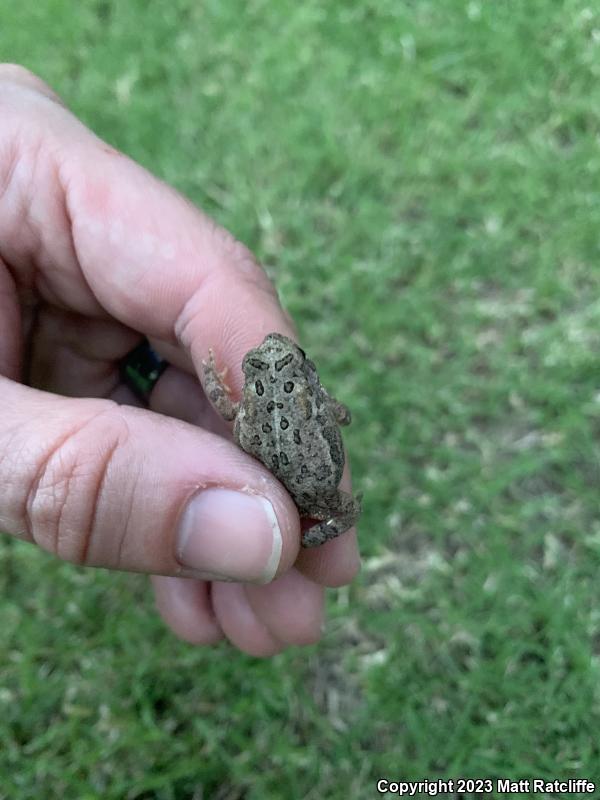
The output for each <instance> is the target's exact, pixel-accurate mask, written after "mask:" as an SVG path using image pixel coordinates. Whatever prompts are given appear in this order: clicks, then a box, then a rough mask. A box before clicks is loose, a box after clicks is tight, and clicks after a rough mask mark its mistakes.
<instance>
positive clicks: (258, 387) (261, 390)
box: [254, 381, 265, 397]
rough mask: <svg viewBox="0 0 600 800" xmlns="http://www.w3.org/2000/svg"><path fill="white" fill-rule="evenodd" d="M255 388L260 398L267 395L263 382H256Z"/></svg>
mask: <svg viewBox="0 0 600 800" xmlns="http://www.w3.org/2000/svg"><path fill="white" fill-rule="evenodd" d="M254 388H255V389H256V394H257V395H258V396H259V397H262V396H263V394H264V393H265V387H264V386H263V382H262V381H256V383H255V384H254Z"/></svg>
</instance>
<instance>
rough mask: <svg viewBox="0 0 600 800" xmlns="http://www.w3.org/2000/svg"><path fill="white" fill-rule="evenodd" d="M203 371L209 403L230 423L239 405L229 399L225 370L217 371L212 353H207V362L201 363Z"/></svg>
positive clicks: (210, 351)
mask: <svg viewBox="0 0 600 800" xmlns="http://www.w3.org/2000/svg"><path fill="white" fill-rule="evenodd" d="M202 367H203V371H204V391H205V393H206V396H207V397H208V398H209V400H210V401H211V403H212V404H213V405H214V407H215V408H216V409H217V411H218V412H219V414H220V415H221V416H222V417H223V419H226V420H227V421H228V422H231V421H232V420H234V419H235V418H236V415H237V412H238V408H239V405H240V404H239V403H234V402H233V400H232V399H231V396H230V394H231V389H230V388H229V386H227V384H226V383H225V381H224V378H225V375H226V374H227V368H225V369H224V370H223V371H222V372H219V371H218V370H217V365H216V363H215V357H214V354H213V351H212V350H210V349H209V351H208V361H203V362H202Z"/></svg>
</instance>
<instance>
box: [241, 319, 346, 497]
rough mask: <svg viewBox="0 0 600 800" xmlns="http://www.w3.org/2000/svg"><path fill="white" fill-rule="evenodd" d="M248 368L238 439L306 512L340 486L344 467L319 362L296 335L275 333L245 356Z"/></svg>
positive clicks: (336, 427)
mask: <svg viewBox="0 0 600 800" xmlns="http://www.w3.org/2000/svg"><path fill="white" fill-rule="evenodd" d="M243 370H244V375H245V383H244V392H243V397H242V402H241V405H240V409H239V412H238V415H237V418H236V422H235V427H234V437H235V439H236V441H237V442H238V443H239V444H240V446H241V447H242V448H243V449H244V450H245V451H246V452H248V453H250V454H251V455H253V456H255V457H256V458H258V459H259V460H260V461H261V462H262V463H263V464H264V465H265V466H266V467H267V468H268V469H269V470H270V471H271V472H272V473H273V474H274V475H275V476H276V477H277V478H278V479H279V480H280V481H281V482H282V483H283V484H284V485H285V486H286V488H287V489H288V491H289V492H290V494H291V495H292V497H293V498H294V500H295V502H296V504H297V505H298V506H299V507H300V509H301V510H302V509H303V507H306V506H308V505H314V500H315V498H317V499H318V498H320V497H326V496H327V495H330V494H331V493H332V492H334V491H335V490H336V488H337V486H338V484H339V482H340V479H341V477H342V471H343V468H344V449H343V444H342V437H341V434H340V431H339V428H338V425H337V422H336V419H335V416H334V412H333V409H332V406H331V401H330V398H329V396H328V395H327V393H326V392H325V390H324V389H323V387H322V386H321V384H320V382H319V378H318V375H317V372H316V369H315V366H314V364H313V363H312V362H311V361H310V360H309V359H307V358H306V356H305V354H304V352H303V351H302V350H301V349H300V348H299V347H298V346H297V345H296V344H295V343H294V342H292V341H291V339H288V338H287V337H285V336H282V335H281V334H271V335H270V336H268V337H267V338H266V339H265V341H264V342H263V344H262V345H261V346H260V347H258V348H255V349H254V350H251V351H250V352H249V353H248V354H247V355H246V357H245V358H244V363H243Z"/></svg>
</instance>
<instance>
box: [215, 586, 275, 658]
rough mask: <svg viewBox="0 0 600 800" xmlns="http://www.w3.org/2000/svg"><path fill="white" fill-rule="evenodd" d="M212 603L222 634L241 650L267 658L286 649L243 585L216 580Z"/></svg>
mask: <svg viewBox="0 0 600 800" xmlns="http://www.w3.org/2000/svg"><path fill="white" fill-rule="evenodd" d="M212 603H213V609H214V612H215V616H216V618H217V620H218V622H219V625H220V627H221V629H222V631H223V633H224V634H225V635H226V636H227V638H228V639H229V641H230V642H231V643H232V644H233V645H235V646H236V647H237V648H238V649H239V650H242V652H244V653H248V655H251V656H258V657H260V658H266V657H267V656H273V655H275V654H276V653H279V652H281V651H282V650H283V649H285V645H284V644H283V643H282V642H278V641H277V640H276V639H275V637H274V636H273V635H272V634H271V633H269V630H268V628H267V626H266V625H265V624H264V623H263V622H262V621H261V620H260V619H259V618H258V616H257V615H256V614H255V612H254V611H253V609H252V607H251V605H250V603H249V602H248V598H247V597H246V591H245V587H244V586H242V585H241V584H234V583H220V582H218V581H217V582H215V583H214V584H213V587H212Z"/></svg>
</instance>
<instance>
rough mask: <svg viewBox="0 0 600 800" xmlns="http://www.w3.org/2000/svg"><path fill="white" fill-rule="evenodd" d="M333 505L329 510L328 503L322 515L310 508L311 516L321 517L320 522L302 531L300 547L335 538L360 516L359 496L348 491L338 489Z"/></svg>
mask: <svg viewBox="0 0 600 800" xmlns="http://www.w3.org/2000/svg"><path fill="white" fill-rule="evenodd" d="M333 506H334V508H335V510H334V511H333V512H332V511H331V508H332V506H331V505H329V509H330V510H329V512H328V513H327V512H324V513H323V515H322V514H321V513H320V511H319V509H317V510H316V511H315V510H311V516H314V517H316V518H317V519H319V518H320V519H322V522H318V523H317V524H316V525H313V526H312V528H309V529H308V530H306V531H304V533H303V534H302V541H301V544H302V547H318V546H319V545H320V544H325V542H328V541H329V540H330V539H335V538H336V536H339V535H340V534H341V533H345V532H346V531H347V530H348V529H349V528H351V527H352V526H353V525H354V523H355V522H356V520H357V519H358V518H359V517H360V512H361V505H360V498H358V497H354V496H353V495H351V494H348V492H342V491H341V490H339V489H338V491H337V495H336V498H335V501H334V504H333Z"/></svg>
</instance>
